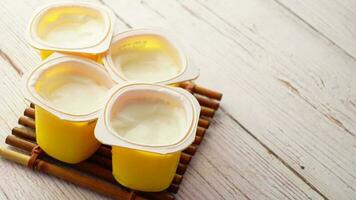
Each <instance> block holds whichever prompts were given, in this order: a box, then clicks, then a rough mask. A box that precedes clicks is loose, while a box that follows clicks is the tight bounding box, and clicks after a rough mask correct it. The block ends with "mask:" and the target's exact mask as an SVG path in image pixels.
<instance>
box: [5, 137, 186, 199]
mask: <svg viewBox="0 0 356 200" xmlns="http://www.w3.org/2000/svg"><path fill="white" fill-rule="evenodd" d="M5 143H6V144H8V145H11V146H14V147H16V148H19V149H22V150H25V151H28V152H31V151H32V149H33V148H34V147H35V146H36V144H35V143H34V142H32V141H26V140H24V139H22V138H18V137H16V136H12V135H9V136H8V137H7V138H6V141H5ZM70 166H72V167H74V168H76V169H78V170H79V171H82V172H86V173H89V174H91V175H94V176H97V177H99V178H102V179H104V180H106V181H109V182H111V183H114V184H117V181H116V180H115V179H114V177H113V175H112V172H111V170H108V169H106V168H103V167H102V166H100V165H98V164H94V163H91V162H88V161H83V162H81V163H78V164H73V165H70ZM183 170H184V169H183ZM182 179H183V176H182V175H179V174H176V175H175V176H174V178H173V180H172V184H173V185H174V186H172V187H170V188H168V190H169V191H171V192H175V191H178V189H179V184H180V183H181V182H182ZM166 193H167V192H159V193H157V194H156V193H155V194H153V195H151V194H150V195H149V196H155V197H157V195H164V196H169V195H168V194H166ZM142 194H143V195H144V196H146V193H142ZM167 198H168V199H171V198H170V197H167ZM167 198H166V199H167ZM155 199H159V198H155Z"/></svg>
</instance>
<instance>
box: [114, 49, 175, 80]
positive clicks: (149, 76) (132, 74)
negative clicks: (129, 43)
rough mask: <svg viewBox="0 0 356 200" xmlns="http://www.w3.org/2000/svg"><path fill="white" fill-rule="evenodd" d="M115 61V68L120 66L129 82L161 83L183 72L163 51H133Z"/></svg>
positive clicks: (119, 55)
mask: <svg viewBox="0 0 356 200" xmlns="http://www.w3.org/2000/svg"><path fill="white" fill-rule="evenodd" d="M113 59H114V63H115V66H120V70H121V72H122V73H123V75H124V76H125V77H126V78H127V79H129V80H137V81H148V82H159V81H162V80H165V79H167V77H168V78H170V77H174V76H176V75H177V74H179V73H180V71H181V67H180V66H179V65H178V63H176V62H175V60H173V59H172V57H171V56H169V55H168V54H166V53H164V52H162V51H140V50H138V51H131V52H130V53H123V54H118V55H117V56H115V57H114V58H113Z"/></svg>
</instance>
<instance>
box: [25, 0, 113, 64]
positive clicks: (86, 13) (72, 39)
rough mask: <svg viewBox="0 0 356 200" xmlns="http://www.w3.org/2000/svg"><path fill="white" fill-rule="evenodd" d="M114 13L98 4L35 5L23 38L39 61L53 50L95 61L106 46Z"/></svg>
mask: <svg viewBox="0 0 356 200" xmlns="http://www.w3.org/2000/svg"><path fill="white" fill-rule="evenodd" d="M114 25H115V16H114V14H113V13H112V11H111V10H110V9H108V8H106V7H105V6H102V5H100V4H93V3H87V2H85V3H84V2H55V3H50V4H47V5H45V6H43V7H40V8H38V9H37V10H36V11H35V12H34V15H33V17H32V18H31V20H30V23H29V25H28V29H27V34H26V39H27V41H28V43H29V44H30V45H31V46H33V47H34V48H35V49H37V50H38V51H39V54H40V56H41V58H42V60H44V59H46V58H47V57H48V56H50V55H51V54H52V53H53V52H59V53H63V54H70V55H75V56H81V57H84V58H88V59H92V60H94V61H99V62H100V59H101V57H102V56H103V54H104V53H105V52H106V51H107V50H108V49H109V46H110V42H111V39H112V36H113V31H114Z"/></svg>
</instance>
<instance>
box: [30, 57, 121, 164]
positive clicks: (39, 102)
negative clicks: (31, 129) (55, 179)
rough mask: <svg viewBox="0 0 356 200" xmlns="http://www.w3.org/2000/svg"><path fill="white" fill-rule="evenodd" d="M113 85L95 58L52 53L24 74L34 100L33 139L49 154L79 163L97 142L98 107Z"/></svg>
mask: <svg viewBox="0 0 356 200" xmlns="http://www.w3.org/2000/svg"><path fill="white" fill-rule="evenodd" d="M113 85H114V82H113V81H112V80H111V79H110V76H109V75H108V74H107V73H106V71H105V70H104V69H103V68H102V67H101V66H100V65H99V64H98V63H96V62H94V61H92V60H89V59H83V58H80V57H76V56H68V55H60V54H57V55H52V56H51V57H49V58H48V59H46V60H45V61H43V62H42V63H41V64H40V65H39V66H38V67H36V68H34V69H33V70H32V71H31V72H29V73H28V74H26V75H25V76H24V87H23V88H24V92H25V94H26V98H27V99H29V100H30V101H31V102H33V103H34V104H35V115H36V120H35V123H36V140H37V143H38V144H39V146H40V147H41V148H42V149H43V150H44V151H45V152H46V153H47V154H48V155H50V156H52V157H54V158H56V159H58V160H60V161H63V162H66V163H78V162H81V161H83V160H85V159H87V158H88V157H90V156H91V155H92V154H93V153H94V152H95V151H96V150H97V149H98V148H99V146H100V143H99V142H98V141H97V140H96V139H95V137H94V127H95V124H96V120H97V117H98V111H99V110H100V109H101V108H102V107H103V105H104V103H105V97H106V95H107V94H108V93H107V92H108V91H109V90H110V88H111V87H112V86H113Z"/></svg>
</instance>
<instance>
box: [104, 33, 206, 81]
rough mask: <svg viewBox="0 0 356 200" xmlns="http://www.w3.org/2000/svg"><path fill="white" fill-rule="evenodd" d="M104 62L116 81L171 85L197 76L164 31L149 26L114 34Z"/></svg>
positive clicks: (196, 72)
mask: <svg viewBox="0 0 356 200" xmlns="http://www.w3.org/2000/svg"><path fill="white" fill-rule="evenodd" d="M103 63H104V66H105V68H106V69H107V70H108V71H109V73H110V74H111V76H112V78H113V79H114V80H115V81H116V82H118V83H119V84H121V83H124V82H127V81H139V82H142V81H143V82H150V83H160V84H173V83H179V82H183V81H188V80H193V79H196V78H197V77H198V76H199V69H198V68H196V67H194V66H192V65H189V63H188V60H187V58H186V56H185V55H184V54H183V52H182V50H181V48H179V47H178V45H177V44H175V43H173V42H172V40H171V39H169V37H168V36H167V34H164V33H162V32H160V31H156V30H150V29H133V30H129V31H126V32H122V33H119V34H117V35H115V36H114V38H113V40H112V43H111V46H110V49H109V51H108V53H107V54H106V56H105V57H104V58H103Z"/></svg>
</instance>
